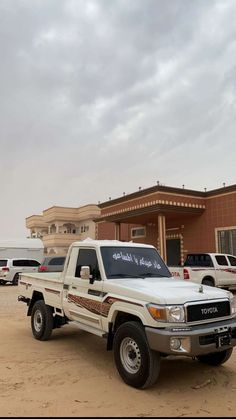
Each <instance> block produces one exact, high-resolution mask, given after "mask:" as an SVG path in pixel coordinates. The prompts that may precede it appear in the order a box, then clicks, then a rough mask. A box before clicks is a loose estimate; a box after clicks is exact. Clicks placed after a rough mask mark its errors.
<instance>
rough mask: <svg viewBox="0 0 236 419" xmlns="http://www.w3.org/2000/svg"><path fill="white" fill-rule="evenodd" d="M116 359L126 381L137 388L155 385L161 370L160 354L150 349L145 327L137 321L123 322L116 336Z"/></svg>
mask: <svg viewBox="0 0 236 419" xmlns="http://www.w3.org/2000/svg"><path fill="white" fill-rule="evenodd" d="M113 343H114V345H113V348H114V359H115V364H116V367H117V370H118V372H119V374H120V376H121V378H122V379H123V380H124V382H125V383H126V384H128V385H130V386H132V387H135V388H142V389H144V388H147V387H150V386H151V385H153V384H154V383H155V382H156V380H157V378H158V376H159V372H160V354H159V353H158V352H154V351H152V350H151V349H150V347H149V345H148V341H147V338H146V335H145V331H144V328H143V326H142V325H141V324H139V323H138V322H135V321H129V322H126V323H123V324H122V325H121V326H119V328H118V329H117V331H116V333H115V336H114V342H113Z"/></svg>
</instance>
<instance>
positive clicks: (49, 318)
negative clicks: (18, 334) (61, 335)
mask: <svg viewBox="0 0 236 419" xmlns="http://www.w3.org/2000/svg"><path fill="white" fill-rule="evenodd" d="M31 329H32V332H33V335H34V337H35V339H38V340H48V339H49V338H50V336H51V334H52V329H53V314H52V308H51V307H50V306H48V305H46V304H45V302H44V301H43V300H38V301H36V303H35V304H34V306H33V308H32V313H31Z"/></svg>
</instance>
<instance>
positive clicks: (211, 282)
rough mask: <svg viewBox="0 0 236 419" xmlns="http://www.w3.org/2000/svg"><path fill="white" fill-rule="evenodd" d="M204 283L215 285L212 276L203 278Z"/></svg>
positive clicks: (210, 285)
mask: <svg viewBox="0 0 236 419" xmlns="http://www.w3.org/2000/svg"><path fill="white" fill-rule="evenodd" d="M202 284H203V285H208V286H209V287H214V286H215V284H214V281H213V279H211V278H204V279H203V280H202Z"/></svg>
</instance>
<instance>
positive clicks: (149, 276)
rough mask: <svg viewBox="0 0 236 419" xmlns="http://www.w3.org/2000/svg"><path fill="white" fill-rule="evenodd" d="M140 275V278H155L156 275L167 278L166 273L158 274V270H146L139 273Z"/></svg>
mask: <svg viewBox="0 0 236 419" xmlns="http://www.w3.org/2000/svg"><path fill="white" fill-rule="evenodd" d="M140 276H141V277H142V278H152V277H153V278H155V277H158V278H169V277H168V276H166V275H163V274H159V273H158V272H157V273H155V274H154V273H153V272H146V273H143V274H140Z"/></svg>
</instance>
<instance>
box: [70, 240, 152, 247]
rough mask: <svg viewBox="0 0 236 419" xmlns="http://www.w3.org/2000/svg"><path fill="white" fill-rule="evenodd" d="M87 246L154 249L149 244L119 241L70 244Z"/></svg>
mask: <svg viewBox="0 0 236 419" xmlns="http://www.w3.org/2000/svg"><path fill="white" fill-rule="evenodd" d="M89 245H91V246H94V247H101V246H110V247H111V246H115V247H124V246H125V247H149V248H152V249H153V248H155V247H154V246H152V245H151V244H145V243H133V242H132V241H129V242H124V241H120V240H94V239H90V238H87V239H85V240H81V241H76V242H73V243H72V246H84V247H88V246H89Z"/></svg>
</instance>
